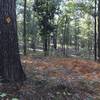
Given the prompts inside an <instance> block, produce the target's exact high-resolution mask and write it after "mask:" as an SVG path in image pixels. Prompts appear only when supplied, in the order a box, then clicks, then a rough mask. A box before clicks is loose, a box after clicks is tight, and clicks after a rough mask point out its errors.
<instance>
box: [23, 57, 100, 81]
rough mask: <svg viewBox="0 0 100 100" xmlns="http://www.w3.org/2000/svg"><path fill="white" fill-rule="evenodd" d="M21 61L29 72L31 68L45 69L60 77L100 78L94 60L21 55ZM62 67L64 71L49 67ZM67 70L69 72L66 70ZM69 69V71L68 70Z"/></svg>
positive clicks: (99, 71) (51, 74) (99, 68)
mask: <svg viewBox="0 0 100 100" xmlns="http://www.w3.org/2000/svg"><path fill="white" fill-rule="evenodd" d="M22 63H24V64H25V66H27V67H26V68H25V69H26V70H27V71H28V72H31V71H32V69H33V68H35V69H38V70H39V71H45V70H46V71H47V70H48V75H49V76H51V77H61V78H64V79H74V78H76V76H77V77H78V78H80V77H83V78H84V79H88V80H100V64H98V63H96V62H94V61H85V60H80V59H72V58H51V57H46V58H33V57H23V59H22ZM59 68H60V69H63V70H64V71H61V70H59V71H56V70H55V71H54V70H51V71H49V70H50V69H59ZM68 70H69V72H68ZM70 71H71V72H70Z"/></svg>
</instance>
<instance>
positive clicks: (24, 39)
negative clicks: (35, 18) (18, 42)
mask: <svg viewBox="0 0 100 100" xmlns="http://www.w3.org/2000/svg"><path fill="white" fill-rule="evenodd" d="M26 4H27V0H24V33H23V41H24V45H23V50H24V52H23V53H24V55H26V51H27V50H26V49H27V47H26Z"/></svg>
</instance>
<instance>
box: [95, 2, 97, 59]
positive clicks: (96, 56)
mask: <svg viewBox="0 0 100 100" xmlns="http://www.w3.org/2000/svg"><path fill="white" fill-rule="evenodd" d="M96 5H97V1H96V0H95V16H94V20H95V26H94V31H95V34H94V40H95V43H94V59H95V61H96V60H97V31H96V28H97V21H96V10H97V9H96Z"/></svg>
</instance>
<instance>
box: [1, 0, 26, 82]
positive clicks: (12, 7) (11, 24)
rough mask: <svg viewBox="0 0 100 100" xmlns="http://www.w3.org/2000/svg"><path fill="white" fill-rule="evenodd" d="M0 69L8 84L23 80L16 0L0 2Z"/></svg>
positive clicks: (2, 0)
mask: <svg viewBox="0 0 100 100" xmlns="http://www.w3.org/2000/svg"><path fill="white" fill-rule="evenodd" d="M0 69H1V72H2V76H3V78H4V79H5V80H8V81H9V82H20V81H24V80H25V74H24V72H23V69H22V66H21V62H20V56H19V48H18V39H17V23H16V0H0Z"/></svg>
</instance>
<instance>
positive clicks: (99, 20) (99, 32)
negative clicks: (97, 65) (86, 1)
mask: <svg viewBox="0 0 100 100" xmlns="http://www.w3.org/2000/svg"><path fill="white" fill-rule="evenodd" d="M98 60H99V61H100V1H98Z"/></svg>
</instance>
